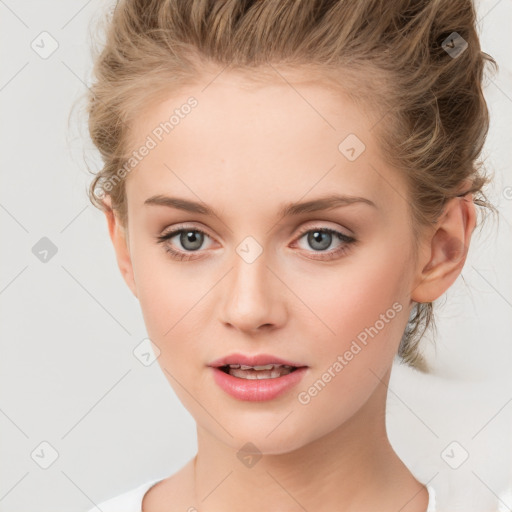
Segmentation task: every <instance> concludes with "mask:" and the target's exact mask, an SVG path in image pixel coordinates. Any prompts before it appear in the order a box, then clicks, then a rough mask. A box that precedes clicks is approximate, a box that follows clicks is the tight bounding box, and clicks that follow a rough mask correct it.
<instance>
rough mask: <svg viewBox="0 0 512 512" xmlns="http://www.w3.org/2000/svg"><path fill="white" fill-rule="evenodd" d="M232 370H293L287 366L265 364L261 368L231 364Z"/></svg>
mask: <svg viewBox="0 0 512 512" xmlns="http://www.w3.org/2000/svg"><path fill="white" fill-rule="evenodd" d="M228 366H229V367H230V368H233V369H235V368H240V369H241V370H257V371H261V370H272V369H273V368H291V366H288V365H287V364H265V365H260V366H249V365H246V364H230V365H228Z"/></svg>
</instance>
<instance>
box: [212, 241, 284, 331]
mask: <svg viewBox="0 0 512 512" xmlns="http://www.w3.org/2000/svg"><path fill="white" fill-rule="evenodd" d="M276 274H277V272H276V270H274V269H272V268H270V267H269V265H268V261H267V258H266V257H265V251H264V252H263V253H262V254H261V255H260V256H259V257H258V258H257V259H256V260H255V261H253V262H251V263H249V262H247V261H245V260H244V259H243V258H241V257H240V256H239V255H238V254H235V255H234V257H233V268H232V270H231V272H230V273H229V275H228V276H227V278H226V283H225V286H224V288H223V289H222V294H223V299H222V300H221V304H222V308H221V320H222V321H223V323H224V324H225V325H228V326H230V327H232V328H235V329H236V330H238V331H241V332H245V333H251V334H254V333H257V332H258V331H268V330H269V329H275V328H277V327H279V326H281V325H283V323H284V322H285V320H286V304H285V300H286V297H285V295H286V286H285V285H284V284H283V281H282V280H280V279H279V278H278V277H277V276H276ZM281 279H282V278H281Z"/></svg>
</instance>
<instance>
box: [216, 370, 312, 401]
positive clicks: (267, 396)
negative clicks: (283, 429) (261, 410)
mask: <svg viewBox="0 0 512 512" xmlns="http://www.w3.org/2000/svg"><path fill="white" fill-rule="evenodd" d="M212 369H213V378H214V380H215V382H216V383H217V384H218V385H219V387H220V388H221V389H223V390H224V391H225V392H226V393H228V394H229V395H231V396H232V397H234V398H237V399H238V400H249V401H253V402H261V401H264V400H272V399H273V398H276V397H278V396H279V395H282V394H283V393H285V392H286V391H288V390H289V389H291V388H292V387H293V386H296V385H297V384H298V383H299V382H300V380H301V379H302V377H303V376H304V374H305V373H306V370H307V367H305V366H303V367H302V368H298V369H297V370H295V371H293V372H291V373H289V374H288V375H284V376H283V377H276V378H275V379H241V378H239V377H233V376H232V375H229V373H226V372H223V371H222V370H220V369H219V368H212Z"/></svg>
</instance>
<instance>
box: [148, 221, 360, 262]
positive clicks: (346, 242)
mask: <svg viewBox="0 0 512 512" xmlns="http://www.w3.org/2000/svg"><path fill="white" fill-rule="evenodd" d="M186 231H192V232H194V233H201V234H203V235H206V236H207V237H209V238H211V237H210V235H208V233H206V232H205V231H203V230H202V229H199V228H196V227H186V226H179V227H178V228H177V229H174V230H173V231H170V232H168V233H164V234H163V235H159V236H157V237H156V239H157V243H161V244H163V245H164V250H165V251H166V252H167V253H169V254H170V255H171V257H172V258H173V259H175V260H178V261H189V260H192V259H197V258H195V257H194V253H195V252H197V251H189V252H188V253H187V252H183V251H177V250H175V249H173V248H172V247H171V246H170V245H169V244H167V243H166V242H167V241H168V240H170V239H171V238H174V237H175V236H176V235H179V234H180V233H182V232H186ZM312 231H319V232H321V233H330V234H332V235H337V237H338V239H339V240H341V241H342V242H343V245H341V246H340V247H339V248H338V249H335V250H333V251H331V252H324V251H313V252H316V253H319V254H326V255H327V256H322V257H320V258H318V257H314V258H312V259H316V260H322V261H330V260H333V259H335V258H338V257H341V256H343V255H344V254H345V253H346V252H347V251H348V250H349V248H350V245H351V244H353V243H354V242H356V239H355V238H354V237H351V236H348V235H345V234H343V233H341V232H340V231H337V230H335V229H330V228H326V227H322V228H320V227H312V228H305V229H303V230H301V231H300V232H299V234H298V236H297V239H296V240H297V241H298V240H300V239H301V238H302V237H303V236H304V235H305V234H307V233H309V232H312Z"/></svg>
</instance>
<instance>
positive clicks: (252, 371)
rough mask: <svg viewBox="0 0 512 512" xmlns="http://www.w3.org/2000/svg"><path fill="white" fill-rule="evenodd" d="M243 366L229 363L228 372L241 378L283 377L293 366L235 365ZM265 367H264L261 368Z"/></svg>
mask: <svg viewBox="0 0 512 512" xmlns="http://www.w3.org/2000/svg"><path fill="white" fill-rule="evenodd" d="M235 366H241V368H232V367H231V365H229V369H228V373H229V375H232V376H233V377H238V378H240V379H252V380H256V379H277V378H278V377H283V376H284V375H288V374H289V373H291V372H292V367H291V366H285V365H272V364H269V365H265V366H255V367H252V366H248V367H247V368H244V366H246V365H235ZM259 368H263V369H261V370H260V369H259Z"/></svg>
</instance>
